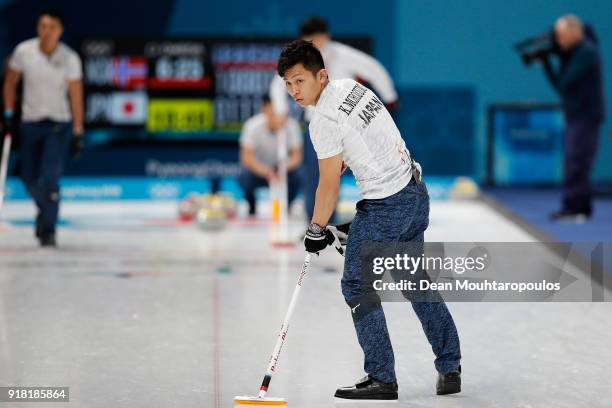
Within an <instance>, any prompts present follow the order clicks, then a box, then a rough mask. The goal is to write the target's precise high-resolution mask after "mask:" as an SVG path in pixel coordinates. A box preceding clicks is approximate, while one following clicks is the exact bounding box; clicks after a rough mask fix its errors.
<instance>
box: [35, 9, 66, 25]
mask: <svg viewBox="0 0 612 408" xmlns="http://www.w3.org/2000/svg"><path fill="white" fill-rule="evenodd" d="M43 16H49V17H51V18H54V19H56V20H58V21H59V22H60V24H61V25H64V20H63V19H62V13H60V11H59V10H56V9H47V10H43V11H41V12H40V13H39V14H38V19H39V20H40V18H41V17H43Z"/></svg>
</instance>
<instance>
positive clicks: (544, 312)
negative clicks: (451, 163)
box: [0, 201, 612, 408]
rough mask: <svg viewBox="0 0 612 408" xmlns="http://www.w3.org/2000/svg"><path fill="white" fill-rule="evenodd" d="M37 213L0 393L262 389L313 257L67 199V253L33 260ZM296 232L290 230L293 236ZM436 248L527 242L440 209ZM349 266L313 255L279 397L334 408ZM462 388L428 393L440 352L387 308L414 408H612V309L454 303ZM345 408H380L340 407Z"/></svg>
mask: <svg viewBox="0 0 612 408" xmlns="http://www.w3.org/2000/svg"><path fill="white" fill-rule="evenodd" d="M33 211H34V210H33V208H32V206H31V204H29V203H28V202H9V203H7V204H6V205H5V207H4V208H3V210H2V220H3V221H5V222H9V223H11V224H12V225H11V227H10V228H9V229H7V230H4V231H2V232H0V386H7V385H19V386H69V387H70V403H68V404H49V403H41V404H14V405H11V404H9V403H0V407H9V406H14V407H37V406H40V407H45V408H48V407H58V408H59V407H63V406H66V407H78V408H85V407H101V408H102V407H103V408H110V407H112V408H120V407H125V408H137V407H138V408H139V407H143V408H145V407H147V408H148V407H160V408H161V407H164V408H165V407H180V408H188V407H199V408H208V407H210V408H218V407H232V406H233V403H232V398H233V396H234V395H245V394H256V392H257V390H258V387H259V385H260V383H261V379H262V376H263V374H264V370H265V367H266V363H267V361H268V357H269V354H270V352H271V351H272V347H273V345H274V341H275V339H276V332H277V330H278V329H279V327H280V323H281V320H282V318H283V315H284V313H285V310H286V306H287V304H288V302H289V298H290V296H291V293H292V290H293V286H294V284H295V279H296V276H297V273H298V272H299V268H300V266H301V262H302V260H303V250H302V249H301V247H299V246H298V247H296V248H295V249H292V250H278V249H273V248H272V247H271V246H270V244H269V226H268V225H267V224H263V223H262V224H258V225H245V224H244V223H241V222H235V223H232V224H230V225H229V227H228V228H227V229H225V230H224V231H221V232H219V233H204V232H202V231H200V230H198V229H197V227H196V226H194V225H184V224H180V223H177V222H175V215H176V203H174V202H168V203H157V204H155V203H148V202H131V203H130V202H127V203H126V202H122V203H80V204H79V203H66V204H65V205H64V207H63V209H62V211H63V213H62V214H63V218H64V219H65V220H67V223H66V225H64V226H62V227H60V230H59V234H58V242H59V245H60V247H59V249H58V250H49V249H39V248H38V247H37V245H36V242H35V240H34V237H33V233H32V226H31V224H30V225H27V224H26V221H31V218H32V216H33ZM300 228H301V226H299V225H294V229H295V231H296V232H297V231H299V230H300ZM426 239H427V240H428V241H533V240H535V238H534V237H532V236H530V235H528V234H527V233H526V232H524V231H523V230H521V229H520V228H519V227H517V226H515V225H514V224H513V223H511V222H510V221H508V220H507V219H505V218H504V217H502V216H501V215H499V214H498V213H497V212H496V211H495V210H493V209H492V208H490V207H489V206H487V205H486V204H484V203H482V202H478V201H444V202H434V203H433V205H432V211H431V225H430V228H429V230H428V233H427V234H426ZM341 265H342V259H341V258H340V257H339V256H338V255H336V254H334V253H332V252H329V253H326V254H324V255H323V256H321V257H319V258H317V259H315V260H314V262H313V265H312V268H311V273H310V274H309V276H308V277H307V279H306V282H305V286H304V290H303V292H302V297H301V298H300V302H299V304H298V306H297V309H296V312H295V314H294V319H293V322H292V325H291V329H290V332H289V337H288V339H287V342H286V343H285V347H284V349H283V352H282V355H281V358H280V363H279V364H280V365H279V369H278V371H277V373H276V375H275V377H274V378H273V379H272V383H271V388H270V393H269V395H270V396H278V397H285V398H287V399H288V400H289V407H295V408H297V407H304V408H315V407H316V408H319V407H332V406H334V405H335V404H336V403H335V402H334V398H333V393H334V391H335V389H336V388H337V387H338V386H344V385H350V384H353V383H354V381H355V380H357V379H358V378H360V377H361V376H362V374H363V371H362V355H361V350H360V348H359V346H358V344H357V340H356V336H355V333H354V329H353V325H352V320H351V316H350V313H349V310H348V307H347V306H346V305H345V303H344V300H343V298H342V295H341V293H340V276H341ZM449 308H450V310H451V312H452V314H453V316H454V319H455V322H456V324H457V327H458V329H459V335H460V339H461V345H462V354H463V360H462V366H463V376H462V379H463V391H462V393H461V394H457V395H453V396H443V397H439V396H436V395H435V378H436V377H435V376H436V373H435V370H434V366H433V355H432V352H431V349H430V347H429V344H428V343H427V340H426V338H425V336H424V334H423V331H422V329H421V327H420V324H419V322H418V320H417V319H416V316H415V315H414V313H413V311H412V309H411V307H410V306H409V305H408V304H404V303H392V304H385V310H386V314H387V322H388V324H389V330H390V332H391V338H392V341H393V346H394V350H395V354H396V364H397V367H396V369H397V374H398V382H399V386H400V401H399V404H398V403H377V404H375V406H377V407H383V406H406V407H423V408H424V407H449V408H450V407H452V408H459V407H466V408H468V407H469V408H480V407H508V408H510V407H512V408H517V407H523V408H536V407H543V408H544V407H546V408H550V407H554V408H564V407H567V408H576V407H589V408H590V407H601V408H604V407H612V376H611V372H612V371H611V365H612V304H611V303H452V304H449ZM342 406H345V407H351V406H360V407H363V406H369V405H368V404H364V403H361V404H359V403H342Z"/></svg>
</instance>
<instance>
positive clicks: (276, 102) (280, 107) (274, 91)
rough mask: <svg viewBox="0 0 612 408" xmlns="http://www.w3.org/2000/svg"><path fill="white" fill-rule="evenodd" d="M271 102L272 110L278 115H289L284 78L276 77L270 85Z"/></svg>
mask: <svg viewBox="0 0 612 408" xmlns="http://www.w3.org/2000/svg"><path fill="white" fill-rule="evenodd" d="M270 100H271V101H272V109H274V113H276V114H277V115H287V114H288V113H289V102H288V101H287V89H285V82H284V81H283V78H281V77H280V76H278V75H275V76H274V78H273V79H272V82H271V83H270Z"/></svg>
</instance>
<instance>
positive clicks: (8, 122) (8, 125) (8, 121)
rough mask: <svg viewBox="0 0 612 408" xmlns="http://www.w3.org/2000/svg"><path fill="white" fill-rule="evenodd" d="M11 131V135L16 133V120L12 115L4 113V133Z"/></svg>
mask: <svg viewBox="0 0 612 408" xmlns="http://www.w3.org/2000/svg"><path fill="white" fill-rule="evenodd" d="M7 133H10V134H11V136H12V135H14V134H15V120H14V118H13V117H12V116H7V115H4V122H3V123H2V134H3V135H6V134H7Z"/></svg>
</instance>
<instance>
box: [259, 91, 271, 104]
mask: <svg viewBox="0 0 612 408" xmlns="http://www.w3.org/2000/svg"><path fill="white" fill-rule="evenodd" d="M271 102H272V99H270V95H269V94H265V95H264V96H262V97H261V106H265V105H267V104H269V103H271Z"/></svg>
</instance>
